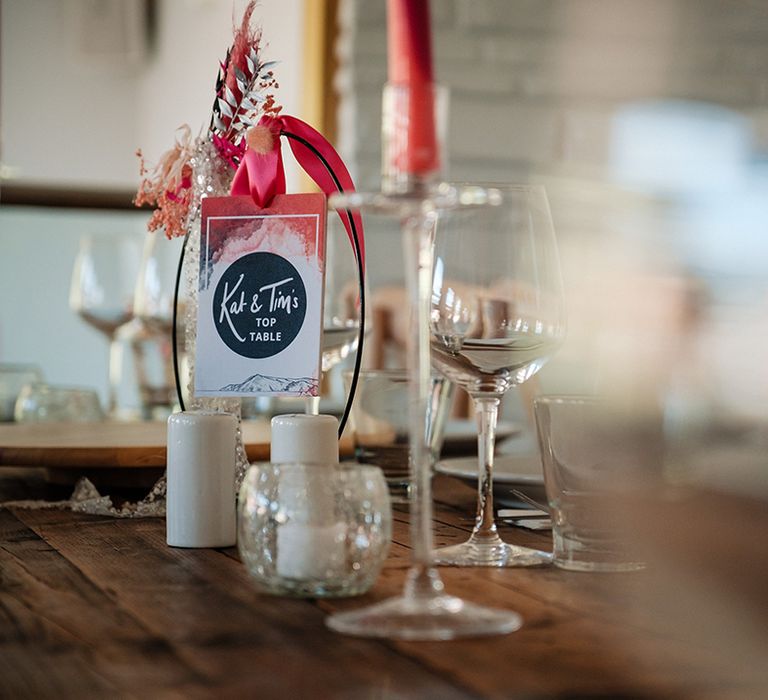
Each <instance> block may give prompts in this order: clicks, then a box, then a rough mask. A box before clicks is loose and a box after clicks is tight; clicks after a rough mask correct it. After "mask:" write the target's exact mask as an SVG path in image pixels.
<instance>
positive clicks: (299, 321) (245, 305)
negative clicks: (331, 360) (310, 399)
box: [195, 194, 326, 396]
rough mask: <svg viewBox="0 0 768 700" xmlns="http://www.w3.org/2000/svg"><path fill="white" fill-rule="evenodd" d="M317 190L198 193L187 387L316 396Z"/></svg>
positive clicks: (320, 240) (320, 273) (320, 257)
mask: <svg viewBox="0 0 768 700" xmlns="http://www.w3.org/2000/svg"><path fill="white" fill-rule="evenodd" d="M325 221H326V198H325V196H324V195H323V194H292V195H286V194H278V195H276V196H275V197H274V199H273V200H272V201H271V203H270V205H269V207H266V208H262V207H259V206H257V205H256V204H255V203H254V200H253V199H252V198H251V197H250V196H248V195H242V196H230V197H206V198H204V199H203V202H202V225H201V232H200V235H201V241H200V274H199V287H198V313H197V347H196V377H195V394H196V395H198V396H211V395H215V396H262V395H277V396H317V395H318V386H319V379H320V351H321V340H322V318H323V279H324V266H325Z"/></svg>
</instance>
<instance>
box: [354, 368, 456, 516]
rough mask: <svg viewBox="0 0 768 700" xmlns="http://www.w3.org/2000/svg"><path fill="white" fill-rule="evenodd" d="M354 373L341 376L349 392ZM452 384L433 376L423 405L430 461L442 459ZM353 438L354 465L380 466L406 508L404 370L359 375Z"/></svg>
mask: <svg viewBox="0 0 768 700" xmlns="http://www.w3.org/2000/svg"><path fill="white" fill-rule="evenodd" d="M351 382H352V372H345V373H344V386H345V388H346V390H347V391H349V387H350V384H351ZM452 398H453V384H451V382H449V381H448V380H447V379H445V378H444V377H440V376H433V377H432V383H431V390H430V396H429V402H428V405H427V426H426V430H427V435H426V443H427V444H428V445H429V449H430V452H431V454H432V460H433V461H434V460H436V459H437V457H438V456H439V454H440V449H441V448H442V445H443V438H444V436H445V422H446V419H447V417H448V413H449V412H450V409H451V400H452ZM351 426H352V439H353V440H354V444H355V458H356V459H357V461H358V462H362V463H368V464H375V465H376V466H378V467H381V469H382V471H383V472H384V477H385V478H386V480H387V485H388V486H389V492H390V496H391V497H392V502H393V503H407V502H408V489H409V485H410V469H409V464H408V453H409V444H410V433H411V430H410V428H411V424H410V421H409V420H408V371H407V370H405V369H393V370H362V371H361V372H360V378H359V380H358V384H357V393H356V395H355V402H354V403H353V405H352V414H351Z"/></svg>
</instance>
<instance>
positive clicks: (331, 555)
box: [270, 413, 347, 580]
mask: <svg viewBox="0 0 768 700" xmlns="http://www.w3.org/2000/svg"><path fill="white" fill-rule="evenodd" d="M338 429H339V423H338V421H337V420H336V418H334V417H333V416H326V415H319V416H318V415H307V414H304V413H296V414H290V415H284V416H275V417H274V418H273V419H272V444H271V451H270V454H271V460H272V462H273V463H275V464H285V465H302V466H286V467H285V468H284V469H283V471H282V474H281V478H280V487H279V491H278V500H279V505H280V509H281V511H283V512H284V513H285V514H286V515H287V520H286V522H284V523H281V524H280V525H279V526H278V528H277V574H278V575H279V576H283V577H285V578H293V579H316V580H317V579H325V578H328V577H332V576H333V575H334V572H336V573H338V572H340V570H341V567H343V566H344V563H345V540H346V531H347V527H346V524H345V523H343V522H340V521H337V516H336V513H335V500H334V488H333V486H334V484H333V482H334V479H335V473H334V468H335V465H337V464H338V462H339V440H338Z"/></svg>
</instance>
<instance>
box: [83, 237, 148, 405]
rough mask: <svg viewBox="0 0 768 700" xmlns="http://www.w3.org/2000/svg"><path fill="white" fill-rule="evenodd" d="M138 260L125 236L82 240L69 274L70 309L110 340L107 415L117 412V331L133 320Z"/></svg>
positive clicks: (118, 375) (118, 347) (135, 245)
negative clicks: (70, 279) (70, 276)
mask: <svg viewBox="0 0 768 700" xmlns="http://www.w3.org/2000/svg"><path fill="white" fill-rule="evenodd" d="M139 259H140V256H139V250H138V246H137V244H136V242H135V241H134V240H133V239H131V238H129V237H127V236H117V235H106V234H105V235H93V236H83V237H82V238H81V239H80V248H79V250H78V253H77V257H76V258H75V264H74V269H73V270H72V283H71V287H70V293H69V307H70V308H71V309H72V310H73V311H75V312H76V313H77V314H78V315H79V316H80V318H82V319H83V320H84V321H85V322H86V323H88V324H90V325H91V326H93V327H94V328H95V329H96V330H98V331H100V332H101V333H103V334H104V335H105V336H106V337H107V339H108V340H109V392H108V398H107V413H108V414H110V415H113V414H114V413H115V412H116V409H117V390H118V387H119V385H120V372H121V366H122V362H121V360H122V357H121V353H122V349H121V345H120V343H119V342H118V341H117V329H118V328H120V327H121V326H122V325H124V324H126V323H128V322H129V321H130V320H131V319H132V318H133V297H134V290H135V286H136V278H137V274H138V269H139Z"/></svg>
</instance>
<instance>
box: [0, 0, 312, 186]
mask: <svg viewBox="0 0 768 700" xmlns="http://www.w3.org/2000/svg"><path fill="white" fill-rule="evenodd" d="M303 2H304V0H261V2H259V4H258V6H257V8H256V11H255V13H254V17H255V19H256V20H257V22H260V23H261V24H262V26H263V29H264V54H265V56H266V57H268V58H269V59H270V60H279V61H280V65H279V66H278V67H277V68H276V72H277V74H278V78H279V82H280V89H279V91H278V93H277V97H278V101H279V102H280V103H281V104H283V105H284V109H285V112H286V113H288V114H293V115H296V116H299V117H300V116H301V94H302V92H301V80H302V73H303V60H304V56H303V53H302V51H301V46H302V42H301V37H302V32H303ZM246 4H247V3H246V1H245V0H158V2H157V3H156V26H155V34H154V37H152V36H150V35H149V34H147V26H146V24H145V20H144V9H145V3H144V2H143V0H10V2H3V3H2V5H0V7H1V8H2V17H1V18H0V24H1V26H2V36H1V38H0V51H1V52H2V55H1V60H0V66H1V69H2V74H1V75H2V85H1V86H0V108H1V109H2V111H1V113H0V138H1V139H2V140H1V141H0V148H1V149H2V150H1V151H0V155H1V156H2V163H3V167H4V171H5V172H6V173H7V174H8V175H9V176H11V177H13V178H17V179H19V180H22V181H25V182H45V183H52V184H80V185H88V186H99V187H104V186H112V187H127V188H132V187H135V186H136V185H137V184H138V161H137V159H136V156H135V152H136V149H137V148H141V149H142V150H143V151H144V154H145V155H146V157H147V159H148V161H149V162H152V161H153V160H155V159H156V158H157V157H158V156H159V155H160V154H161V153H163V151H165V150H166V149H167V148H169V147H170V146H171V145H172V144H173V139H174V132H175V129H176V128H177V127H178V126H179V125H181V124H183V123H188V124H189V125H190V126H191V127H192V130H193V133H197V131H198V130H199V129H201V128H204V127H206V126H207V124H208V120H209V118H210V109H211V105H212V103H213V95H214V93H213V88H214V82H215V79H216V71H217V68H218V64H219V61H221V60H222V59H223V58H224V56H225V54H226V50H227V48H228V46H229V45H230V43H231V41H232V25H233V18H234V19H235V21H236V22H239V19H240V17H241V14H242V9H243V8H244V7H245V5H246ZM288 47H290V48H288ZM288 177H289V186H296V184H297V183H298V181H297V179H296V175H295V173H294V172H289V173H288Z"/></svg>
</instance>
